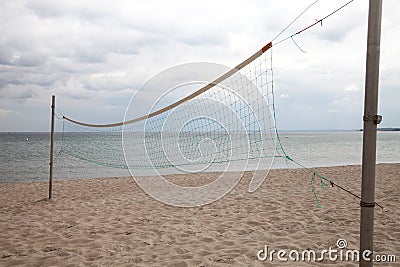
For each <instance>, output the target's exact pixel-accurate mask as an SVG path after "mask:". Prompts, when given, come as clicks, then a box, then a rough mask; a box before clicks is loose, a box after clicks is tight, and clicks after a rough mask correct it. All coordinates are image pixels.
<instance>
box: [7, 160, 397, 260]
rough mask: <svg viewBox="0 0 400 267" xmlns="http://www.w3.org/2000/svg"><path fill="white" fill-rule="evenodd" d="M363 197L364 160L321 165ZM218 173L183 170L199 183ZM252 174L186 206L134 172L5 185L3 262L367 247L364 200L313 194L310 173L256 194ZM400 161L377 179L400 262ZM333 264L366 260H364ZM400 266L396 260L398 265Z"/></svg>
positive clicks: (379, 215) (331, 192)
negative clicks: (362, 243)
mask: <svg viewBox="0 0 400 267" xmlns="http://www.w3.org/2000/svg"><path fill="white" fill-rule="evenodd" d="M316 170H317V171H318V173H320V174H322V175H324V176H326V177H328V178H330V179H332V180H333V181H335V182H336V183H337V184H339V185H342V186H344V187H346V188H347V189H349V190H351V191H353V192H354V193H356V194H357V195H360V184H361V167H360V166H341V167H327V168H317V169H316ZM216 175H218V174H215V173H214V174H201V175H192V176H188V175H186V176H182V175H175V176H170V177H169V179H170V180H171V181H174V182H176V183H180V182H181V183H187V182H189V184H196V183H204V181H207V179H208V180H212V179H213V178H215V177H216ZM250 177H251V174H250V173H246V174H245V175H244V177H243V178H242V180H241V181H240V183H239V184H238V186H236V187H235V188H234V189H233V191H232V192H230V193H229V194H228V195H226V196H225V197H224V198H222V199H220V200H218V201H216V202H213V203H211V204H208V205H206V206H203V207H195V208H179V207H173V206H168V205H165V204H163V203H160V202H158V201H156V200H155V199H153V198H152V197H150V196H149V195H147V194H146V193H144V192H143V191H142V190H141V189H140V187H139V186H138V185H137V184H136V183H135V182H134V181H133V179H132V178H130V177H127V178H105V179H78V180H62V181H56V182H55V183H54V186H53V189H54V191H53V198H52V200H47V199H46V197H47V192H48V185H47V184H46V183H16V184H0V266H177V267H178V266H269V265H271V264H272V265H276V266H282V265H283V266H320V265H321V263H309V262H293V261H290V260H289V261H288V262H282V261H279V260H278V259H277V258H276V256H275V258H274V260H273V261H272V262H271V261H268V260H266V261H260V260H259V259H258V258H257V252H258V251H260V250H262V249H264V248H265V246H266V245H267V246H268V247H269V248H270V249H274V250H280V249H284V250H287V251H290V250H298V251H302V250H306V249H313V250H315V251H321V250H323V249H328V248H329V247H330V246H331V247H336V242H337V240H338V239H346V241H347V243H348V245H347V249H358V247H359V217H360V206H359V200H358V199H356V198H354V197H353V196H351V195H349V194H347V193H345V192H343V191H341V190H339V189H338V188H335V187H333V188H332V187H329V188H328V189H327V190H326V191H323V190H321V188H320V187H317V189H318V191H317V192H318V197H319V199H320V201H321V204H322V206H323V208H319V207H318V205H317V204H316V201H315V198H314V195H313V194H312V192H311V185H310V181H311V174H310V173H309V172H307V171H305V170H302V169H288V170H272V171H271V172H270V174H269V175H268V177H267V179H266V181H265V182H264V183H263V184H262V186H261V187H260V188H259V189H258V190H257V191H256V192H254V193H248V192H247V189H248V185H249V181H250ZM399 188H400V164H379V165H378V166H377V177H376V201H377V202H378V203H379V204H381V205H382V206H384V208H385V209H384V210H382V209H380V208H379V207H376V208H375V253H376V254H388V255H396V256H397V263H375V265H377V266H400V223H399V222H400V210H399V203H400V192H399V190H400V189H399ZM323 263H324V264H327V265H329V264H330V265H332V266H333V265H338V266H358V263H355V262H338V261H336V262H334V261H330V260H329V259H325V260H324V262H323ZM396 264H397V265H396Z"/></svg>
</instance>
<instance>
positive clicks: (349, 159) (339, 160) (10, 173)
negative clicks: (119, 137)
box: [0, 132, 400, 183]
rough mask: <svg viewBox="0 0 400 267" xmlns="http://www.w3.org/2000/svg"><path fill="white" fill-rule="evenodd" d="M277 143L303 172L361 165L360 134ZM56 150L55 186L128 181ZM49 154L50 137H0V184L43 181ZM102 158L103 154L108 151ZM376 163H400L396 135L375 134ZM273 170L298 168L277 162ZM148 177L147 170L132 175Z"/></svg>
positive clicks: (399, 135) (289, 135)
mask: <svg viewBox="0 0 400 267" xmlns="http://www.w3.org/2000/svg"><path fill="white" fill-rule="evenodd" d="M113 138H114V139H115V137H113ZM280 139H281V142H282V145H283V148H284V150H285V151H286V154H287V155H288V156H290V157H291V158H293V159H294V160H296V161H298V162H300V163H301V164H303V165H305V166H307V167H322V166H336V165H354V164H361V158H362V132H321V133H316V132H307V133H293V132H282V133H281V134H280ZM114 145H115V143H114ZM60 149H61V134H56V145H55V149H54V151H55V155H54V156H55V163H54V179H55V180H57V179H70V178H87V177H114V176H129V175H130V173H129V171H128V169H124V168H113V167H106V166H99V165H97V164H94V163H91V162H89V161H85V160H82V159H78V158H76V157H72V156H69V155H67V154H66V153H63V152H62V151H63V150H61V153H58V152H59V151H60ZM49 153H50V136H49V134H47V133H0V183H4V182H26V181H46V180H48V176H49ZM101 154H104V155H105V154H107V149H104V153H101ZM377 162H378V163H398V162H400V132H378V146H377ZM236 166H237V167H238V166H240V164H237V165H236ZM268 167H269V166H267V168H268ZM272 167H273V168H287V167H289V168H293V167H297V166H295V165H292V164H289V165H287V163H286V162H285V160H283V159H276V160H274V164H273V166H272ZM238 168H240V167H238ZM211 170H212V169H211ZM168 172H174V171H173V170H169V171H168V170H167V171H166V173H168ZM147 174H149V172H148V171H146V170H141V171H137V173H135V175H147Z"/></svg>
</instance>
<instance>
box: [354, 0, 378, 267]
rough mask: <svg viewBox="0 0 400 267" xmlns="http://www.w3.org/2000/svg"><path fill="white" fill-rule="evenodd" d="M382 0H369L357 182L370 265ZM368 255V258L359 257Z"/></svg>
mask: <svg viewBox="0 0 400 267" xmlns="http://www.w3.org/2000/svg"><path fill="white" fill-rule="evenodd" d="M381 20H382V0H370V1H369V15H368V43H367V66H366V76H365V102H364V118H363V120H364V131H363V156H362V185H361V221H360V255H361V256H360V263H359V266H362V267H366V266H368V267H370V266H373V261H372V260H373V254H371V255H368V253H367V254H365V253H364V252H366V251H367V250H369V251H371V253H372V252H373V251H374V207H375V165H376V135H377V132H376V130H377V124H379V123H380V122H381V119H382V117H381V116H379V115H377V110H378V87H379V56H380V40H381ZM363 253H364V255H365V256H369V257H368V258H370V259H371V260H370V261H368V260H366V259H364V257H363V256H362V255H363Z"/></svg>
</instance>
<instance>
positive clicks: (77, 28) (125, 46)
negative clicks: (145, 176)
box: [0, 0, 400, 131]
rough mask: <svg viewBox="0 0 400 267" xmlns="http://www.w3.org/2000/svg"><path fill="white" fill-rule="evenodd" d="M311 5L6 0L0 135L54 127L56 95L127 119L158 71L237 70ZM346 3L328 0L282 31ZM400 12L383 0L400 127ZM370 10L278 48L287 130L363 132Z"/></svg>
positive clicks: (74, 106) (383, 101)
mask: <svg viewBox="0 0 400 267" xmlns="http://www.w3.org/2000/svg"><path fill="white" fill-rule="evenodd" d="M312 2H314V0H298V1H294V0H290V1H289V0H262V1H261V0H260V1H258V0H257V1H244V0H242V1H232V0H229V1H208V0H206V1H204V0H203V1H183V0H177V1H172V0H166V1H160V0H159V1H152V0H150V1H147V0H146V1H144V0H143V1H132V0H126V1H122V0H117V1H95V0H80V1H54V0H49V1H44V0H37V1H24V0H13V1H1V2H0V22H1V24H0V131H48V130H49V121H50V100H51V95H53V94H54V95H56V97H57V108H58V112H59V113H61V114H63V115H66V116H69V117H71V118H75V119H77V120H81V121H86V122H92V123H110V122H117V121H121V120H123V118H124V113H125V109H126V107H127V105H128V103H129V100H130V98H131V97H132V95H133V94H134V93H135V92H136V90H137V89H138V88H139V87H140V85H141V84H143V82H145V81H146V79H148V78H150V77H151V76H152V75H154V74H156V73H158V72H160V71H162V70H164V69H166V68H168V67H171V66H175V65H178V64H182V63H190V62H212V63H218V64H223V65H226V66H230V67H234V66H235V65H237V64H238V63H240V62H241V61H242V60H244V59H246V58H247V57H248V56H250V55H251V54H253V53H254V52H256V51H257V50H259V49H260V48H261V47H263V46H264V45H265V44H266V43H268V42H269V41H271V40H272V39H273V38H274V37H275V36H276V35H277V34H278V33H279V32H280V31H281V30H282V29H283V28H284V27H286V26H287V25H288V24H289V22H291V21H292V20H293V19H294V18H295V17H296V16H297V15H298V14H299V13H300V12H301V11H303V10H304V9H305V8H306V7H307V6H308V5H310V4H311V3H312ZM346 2H347V1H331V0H320V1H319V2H318V3H316V4H315V5H314V6H313V7H312V8H310V9H309V11H308V12H307V13H306V14H305V15H304V16H302V17H301V19H299V20H298V21H297V22H296V23H295V24H294V25H293V26H292V27H290V28H289V29H288V30H287V31H286V32H285V33H283V34H282V36H281V37H282V38H284V37H286V36H288V35H291V34H292V33H295V32H296V31H298V30H299V29H301V28H304V27H305V26H308V25H309V24H311V23H313V22H314V21H315V20H316V19H320V18H322V17H324V16H325V15H327V14H329V13H330V12H331V11H333V10H334V9H336V8H338V7H340V6H341V5H343V4H344V3H346ZM399 11H400V1H398V0H385V1H384V7H383V21H382V41H381V76H380V77H381V79H380V81H381V82H380V95H379V97H380V100H379V113H380V114H382V115H383V122H382V124H381V127H390V126H397V127H400V107H399V101H400V68H399V59H400V45H399V43H400V42H399V41H400V40H399V33H400V16H399V15H398V13H399ZM367 15H368V1H366V0H355V1H354V2H353V3H351V4H350V5H349V6H347V7H346V8H344V9H343V10H341V11H340V12H339V13H337V14H335V15H334V16H332V17H330V18H328V19H327V20H325V21H324V22H323V25H322V26H320V25H318V26H315V27H314V28H312V29H310V30H309V31H307V32H304V33H303V34H302V35H299V36H296V37H295V41H296V43H297V44H298V45H299V46H300V48H301V49H302V50H304V51H305V52H306V53H304V52H302V51H301V50H300V49H299V48H298V47H297V46H296V45H295V44H294V43H293V42H292V41H290V40H289V41H286V42H284V43H282V44H280V45H277V46H276V47H273V62H274V85H275V93H276V109H277V120H278V121H277V124H278V128H279V129H286V130H294V129H298V130H301V129H358V128H361V127H362V115H363V101H364V80H365V77H364V75H365V57H366V37H367ZM168 89H169V88H160V89H159V90H161V91H166V90H168ZM154 101H156V99H155V100H154ZM138 109H140V107H138ZM143 112H145V111H143ZM59 125H60V123H58V127H57V128H58V129H60V128H59V127H60V126H59Z"/></svg>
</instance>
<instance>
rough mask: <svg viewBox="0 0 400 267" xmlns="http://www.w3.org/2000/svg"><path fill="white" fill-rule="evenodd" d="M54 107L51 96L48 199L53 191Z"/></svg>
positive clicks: (53, 98)
mask: <svg viewBox="0 0 400 267" xmlns="http://www.w3.org/2000/svg"><path fill="white" fill-rule="evenodd" d="M55 107H56V97H55V96H54V95H53V96H51V132H50V177H49V199H51V193H52V191H53V151H54V110H55Z"/></svg>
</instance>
